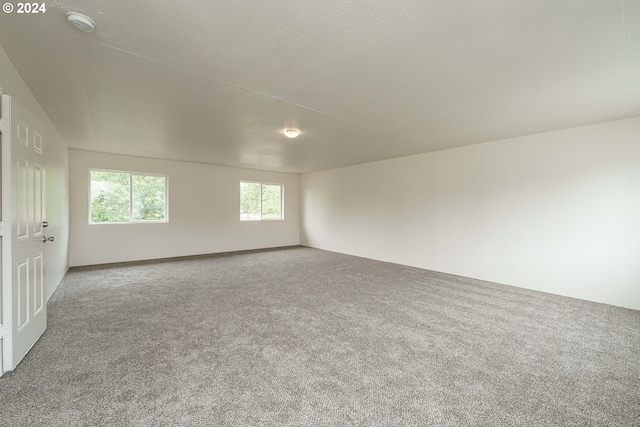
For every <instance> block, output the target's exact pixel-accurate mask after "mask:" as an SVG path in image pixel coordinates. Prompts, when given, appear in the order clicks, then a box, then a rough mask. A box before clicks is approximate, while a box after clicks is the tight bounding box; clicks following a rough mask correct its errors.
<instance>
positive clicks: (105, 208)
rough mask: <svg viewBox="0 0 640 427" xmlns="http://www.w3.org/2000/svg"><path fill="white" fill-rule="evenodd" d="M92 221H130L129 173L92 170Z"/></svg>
mask: <svg viewBox="0 0 640 427" xmlns="http://www.w3.org/2000/svg"><path fill="white" fill-rule="evenodd" d="M89 215H90V218H91V222H129V174H128V173H122V172H106V171H91V209H90V214H89Z"/></svg>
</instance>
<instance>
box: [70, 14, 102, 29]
mask: <svg viewBox="0 0 640 427" xmlns="http://www.w3.org/2000/svg"><path fill="white" fill-rule="evenodd" d="M67 22H68V23H69V25H71V26H72V27H73V28H75V29H76V30H80V31H82V32H83V33H93V32H94V31H95V30H96V23H95V22H93V19H91V18H89V17H88V16H87V15H83V14H81V13H78V12H67Z"/></svg>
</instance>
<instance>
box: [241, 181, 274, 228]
mask: <svg viewBox="0 0 640 427" xmlns="http://www.w3.org/2000/svg"><path fill="white" fill-rule="evenodd" d="M274 219H283V218H282V184H265V183H262V182H244V181H242V182H240V220H241V221H266V220H274Z"/></svg>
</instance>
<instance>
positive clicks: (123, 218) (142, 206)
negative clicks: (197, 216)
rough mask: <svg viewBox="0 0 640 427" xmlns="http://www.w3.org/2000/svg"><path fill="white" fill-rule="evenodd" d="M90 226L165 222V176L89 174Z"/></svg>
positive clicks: (102, 172) (124, 173) (94, 172)
mask: <svg viewBox="0 0 640 427" xmlns="http://www.w3.org/2000/svg"><path fill="white" fill-rule="evenodd" d="M90 174H91V208H90V212H89V218H90V221H91V222H92V223H122V222H139V221H165V220H166V212H167V200H166V194H167V191H166V183H167V179H166V177H165V176H159V175H141V174H134V173H129V172H114V171H98V170H92V171H91V172H90Z"/></svg>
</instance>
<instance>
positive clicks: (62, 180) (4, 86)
mask: <svg viewBox="0 0 640 427" xmlns="http://www.w3.org/2000/svg"><path fill="white" fill-rule="evenodd" d="M0 92H1V93H3V94H5V95H10V96H11V97H13V99H14V100H16V101H18V102H19V103H20V104H22V106H24V107H25V108H26V109H27V110H29V111H30V112H31V113H32V114H34V115H35V116H36V117H37V118H38V119H39V120H40V121H41V122H42V123H44V124H45V125H46V134H45V140H44V146H43V147H44V155H45V158H46V178H47V186H46V220H47V221H48V222H49V228H47V233H46V234H47V235H51V236H54V237H55V241H54V242H52V243H47V244H46V246H45V268H46V288H47V298H49V297H51V295H52V294H53V292H54V291H55V290H56V288H57V286H58V285H59V284H60V281H61V280H62V277H63V276H64V275H65V273H66V272H67V268H68V266H69V180H68V170H69V161H68V150H67V146H66V144H65V143H64V141H63V140H62V138H61V137H60V135H59V134H58V132H57V131H56V129H55V128H54V127H53V124H52V123H51V120H49V117H47V115H46V114H45V112H44V111H43V110H42V107H40V104H39V103H38V101H36V99H35V97H34V96H33V94H32V93H31V91H30V90H29V88H28V87H27V85H26V84H25V82H24V81H23V80H22V78H21V77H20V75H19V74H18V72H17V70H16V69H15V68H14V66H13V64H11V61H10V60H9V58H8V57H7V55H6V53H5V52H4V50H2V48H1V47H0Z"/></svg>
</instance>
